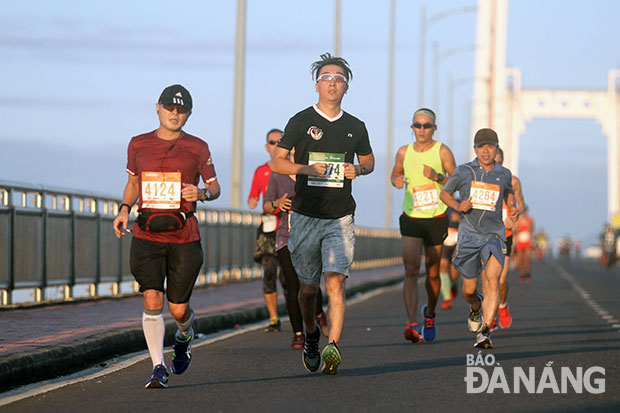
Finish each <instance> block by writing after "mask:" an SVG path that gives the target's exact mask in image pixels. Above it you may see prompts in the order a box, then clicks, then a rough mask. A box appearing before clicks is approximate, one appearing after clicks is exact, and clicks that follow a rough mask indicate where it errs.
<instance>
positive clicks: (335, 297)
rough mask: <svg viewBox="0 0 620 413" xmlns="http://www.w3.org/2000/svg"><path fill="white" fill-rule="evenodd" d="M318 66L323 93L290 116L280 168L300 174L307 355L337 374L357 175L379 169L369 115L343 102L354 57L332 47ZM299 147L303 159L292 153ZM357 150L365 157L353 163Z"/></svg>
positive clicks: (294, 234) (297, 263) (297, 230)
mask: <svg viewBox="0 0 620 413" xmlns="http://www.w3.org/2000/svg"><path fill="white" fill-rule="evenodd" d="M311 71H312V76H313V79H314V80H315V81H316V83H315V90H316V91H317V92H318V94H319V101H318V103H317V104H316V105H314V106H311V107H309V108H307V109H304V110H302V111H301V112H299V113H297V114H296V115H295V116H293V117H292V118H291V119H290V120H289V122H288V124H287V125H286V128H285V129H284V137H283V138H282V140H281V141H280V143H279V144H278V148H277V149H276V152H275V154H274V159H273V161H272V170H273V171H275V172H278V173H280V174H286V175H297V181H296V184H295V198H293V204H292V206H291V209H292V210H293V212H294V213H293V214H292V215H291V233H290V239H289V242H288V248H289V250H290V253H291V260H292V261H293V265H294V267H295V270H296V271H297V275H298V277H299V282H300V291H299V296H300V306H301V312H302V315H303V319H304V324H305V326H306V336H305V342H304V351H303V355H302V361H303V364H304V366H305V368H306V369H307V370H308V371H310V372H313V371H316V370H318V368H319V365H320V363H321V357H323V366H322V368H321V370H322V372H323V373H325V374H336V372H337V369H338V366H339V365H340V361H341V354H340V349H339V347H338V344H339V342H340V337H341V335H342V328H343V325H344V314H345V307H346V302H345V295H344V292H345V290H344V284H345V279H346V278H347V277H348V276H349V269H350V268H351V263H352V261H353V249H354V245H355V226H354V223H353V214H354V212H355V201H354V199H353V196H352V195H351V182H352V180H353V179H355V178H356V177H358V176H360V175H367V174H369V173H371V172H372V171H373V169H374V167H375V159H374V155H373V153H372V148H371V147H370V142H369V139H368V131H367V130H366V126H365V125H364V123H363V122H362V121H360V120H359V119H357V118H355V117H353V116H351V115H350V114H348V113H347V112H344V111H343V110H342V109H341V103H342V98H343V97H344V94H345V93H346V92H347V90H348V88H349V81H350V80H351V77H352V72H351V69H350V68H349V64H348V63H347V61H346V60H344V59H343V58H341V57H333V56H331V55H330V54H329V53H326V54H323V55H321V60H318V61H316V62H314V63H313V64H312V66H311ZM292 149H295V162H296V163H293V162H291V161H290V160H289V159H287V158H288V155H289V152H290V151H291V150H292ZM355 154H357V157H358V161H359V164H358V165H353V162H354V157H355ZM321 273H323V274H324V276H325V289H326V291H327V295H328V297H329V344H328V345H327V346H326V347H325V348H324V349H323V351H322V353H319V339H320V332H319V328H317V326H316V320H315V314H316V309H315V305H316V295H317V293H318V289H319V282H320V279H321Z"/></svg>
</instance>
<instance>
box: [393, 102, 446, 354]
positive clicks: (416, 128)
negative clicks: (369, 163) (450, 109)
mask: <svg viewBox="0 0 620 413" xmlns="http://www.w3.org/2000/svg"><path fill="white" fill-rule="evenodd" d="M411 129H413V133H414V135H415V142H412V143H410V144H409V145H405V146H402V147H400V149H398V152H397V153H396V160H395V162H394V168H393V169H392V185H393V186H394V187H396V188H398V189H401V188H403V187H404V186H405V185H406V188H405V199H404V201H403V214H402V215H401V216H400V233H401V235H402V239H403V243H402V245H403V246H402V248H403V262H404V264H405V283H404V285H403V298H404V301H405V308H406V310H407V318H408V320H407V325H406V327H405V339H407V340H410V341H411V342H413V343H416V342H418V341H421V338H422V336H421V331H420V330H421V329H420V326H419V325H418V322H417V318H418V317H417V310H418V274H419V273H420V262H421V260H422V248H423V247H424V254H425V256H426V262H425V264H426V283H425V285H426V293H427V296H428V301H427V304H426V305H425V306H424V307H422V316H423V318H424V332H423V337H424V340H427V341H432V340H434V339H435V335H436V328H435V307H436V306H437V299H438V297H439V289H440V285H441V280H440V278H439V260H440V257H441V245H442V244H443V241H444V239H445V238H446V236H447V233H448V217H447V216H446V209H447V207H446V205H445V204H444V203H443V202H441V200H440V199H439V193H440V192H441V189H442V188H443V185H444V184H445V183H446V182H447V181H448V177H447V176H446V175H451V174H452V172H454V169H455V168H456V165H455V163H454V156H453V155H452V152H451V151H450V149H449V148H448V147H447V146H446V145H443V144H442V143H440V142H437V141H436V140H434V139H433V134H434V133H435V131H436V130H437V125H436V123H435V113H434V112H433V111H432V110H430V109H427V108H421V109H418V110H417V111H416V112H415V113H414V114H413V122H412V124H411Z"/></svg>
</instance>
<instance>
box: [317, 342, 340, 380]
mask: <svg viewBox="0 0 620 413" xmlns="http://www.w3.org/2000/svg"><path fill="white" fill-rule="evenodd" d="M321 356H322V357H323V367H321V371H322V372H323V374H329V375H334V374H336V373H337V370H338V366H339V365H340V360H341V357H340V349H339V348H338V345H337V344H336V342H335V341H332V342H331V343H329V344H328V345H326V346H325V348H324V349H323V352H322V353H321Z"/></svg>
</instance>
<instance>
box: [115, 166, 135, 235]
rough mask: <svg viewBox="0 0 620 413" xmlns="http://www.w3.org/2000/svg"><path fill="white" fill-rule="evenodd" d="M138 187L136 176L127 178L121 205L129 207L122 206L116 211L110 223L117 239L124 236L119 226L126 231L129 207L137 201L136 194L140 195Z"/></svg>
mask: <svg viewBox="0 0 620 413" xmlns="http://www.w3.org/2000/svg"><path fill="white" fill-rule="evenodd" d="M139 186H140V178H139V177H138V176H137V175H131V174H130V175H129V178H128V179H127V184H126V185H125V190H124V191H123V201H122V204H126V205H129V208H127V207H126V206H125V205H122V206H121V207H120V209H119V210H118V215H117V216H116V218H114V221H113V222H112V226H113V228H114V234H116V236H117V237H118V238H120V237H121V236H123V235H126V233H125V232H123V231H121V229H120V227H119V225H120V226H121V227H122V228H123V229H125V230H126V229H127V225H128V224H129V212H130V209H131V206H132V205H133V204H135V203H136V200H137V199H138V194H139V193H140V191H139V189H140V188H139Z"/></svg>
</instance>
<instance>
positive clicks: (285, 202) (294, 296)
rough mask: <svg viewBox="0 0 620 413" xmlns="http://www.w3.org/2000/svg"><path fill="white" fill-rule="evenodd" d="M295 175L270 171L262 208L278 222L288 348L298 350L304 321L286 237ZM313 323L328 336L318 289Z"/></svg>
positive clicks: (301, 342)
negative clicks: (289, 339)
mask: <svg viewBox="0 0 620 413" xmlns="http://www.w3.org/2000/svg"><path fill="white" fill-rule="evenodd" d="M293 152H294V150H292V151H291V156H290V159H291V160H292V161H293V162H294V158H293ZM296 178H297V177H296V175H280V174H278V173H275V172H274V173H272V174H271V177H270V178H269V185H268V187H267V193H266V194H265V197H264V198H263V199H264V201H263V211H264V212H265V213H266V214H278V217H279V218H280V224H279V226H278V232H277V235H276V251H277V253H278V261H280V267H281V268H282V273H283V275H284V282H283V283H282V287H283V288H284V298H285V299H286V309H287V311H288V316H289V319H290V320H291V327H292V328H293V342H292V343H291V348H292V349H293V350H301V349H302V348H303V346H304V334H303V331H304V329H303V327H304V326H303V320H302V316H301V309H300V308H299V279H298V278H297V273H296V272H295V267H293V263H292V262H291V253H290V252H289V250H288V239H289V224H290V221H289V217H290V213H289V212H290V209H291V204H292V202H293V197H294V196H295V179H296ZM316 322H317V324H318V325H319V328H320V329H321V334H322V335H323V336H324V337H329V328H328V327H327V316H326V315H325V312H323V295H322V294H321V289H320V288H319V289H318V291H317V295H316Z"/></svg>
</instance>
